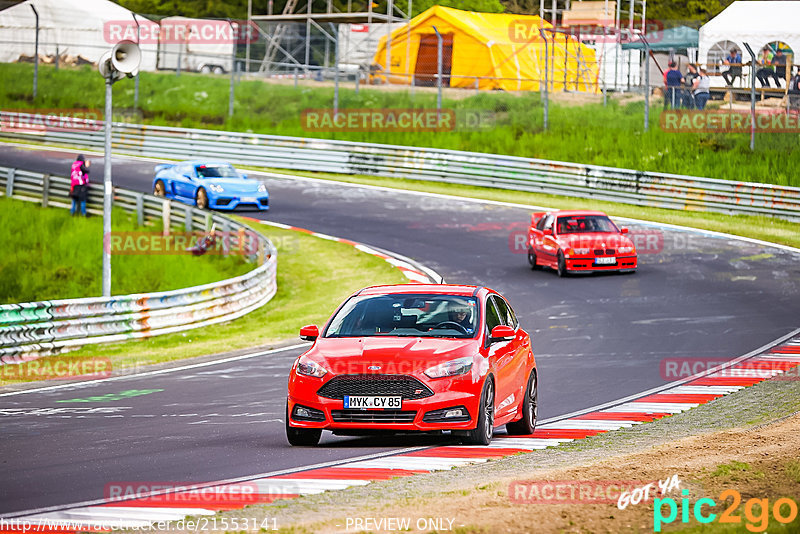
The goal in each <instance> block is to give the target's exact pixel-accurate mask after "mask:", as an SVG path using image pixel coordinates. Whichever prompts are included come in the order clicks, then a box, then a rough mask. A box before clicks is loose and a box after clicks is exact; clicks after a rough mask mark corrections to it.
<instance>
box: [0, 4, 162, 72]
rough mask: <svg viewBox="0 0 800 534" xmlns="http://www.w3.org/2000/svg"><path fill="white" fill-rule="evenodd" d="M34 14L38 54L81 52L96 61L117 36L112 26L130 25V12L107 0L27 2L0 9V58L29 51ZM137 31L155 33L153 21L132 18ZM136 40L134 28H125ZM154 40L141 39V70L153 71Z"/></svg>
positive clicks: (13, 58) (9, 59)
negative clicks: (37, 18) (137, 26)
mask: <svg viewBox="0 0 800 534" xmlns="http://www.w3.org/2000/svg"><path fill="white" fill-rule="evenodd" d="M31 5H33V6H34V7H35V8H36V11H38V13H39V54H40V56H42V55H44V56H55V54H56V48H58V53H59V54H62V55H63V54H67V55H70V56H81V57H83V58H84V59H86V60H88V61H90V62H92V63H97V60H98V59H99V58H100V56H101V55H102V54H103V53H104V52H106V51H107V50H110V49H111V47H112V46H114V45H115V44H116V43H117V41H118V40H119V37H118V36H119V35H121V34H120V33H119V32H115V31H113V28H114V25H116V27H119V26H126V25H133V28H135V27H136V26H135V23H134V22H133V20H134V19H133V13H132V12H131V11H129V10H127V9H125V8H124V7H122V6H120V5H118V4H115V3H114V2H110V1H108V0H27V1H25V2H22V3H20V4H17V5H15V6H12V7H9V8H7V9H4V10H2V11H0V62H3V63H9V62H13V61H17V60H18V59H19V57H20V56H21V55H26V56H30V57H32V56H33V55H34V41H35V36H36V17H35V15H34V13H33V9H31ZM137 19H138V21H139V25H140V27H141V30H140V31H141V35H152V34H153V33H155V34H156V35H157V32H158V25H157V24H156V23H154V22H152V21H150V20H147V19H145V18H144V17H140V16H137ZM128 33H129V34H132V36H133V37H134V39H133V40H134V41H135V40H136V39H135V35H136V33H135V31H134V32H128ZM157 46H158V45H157V43H156V42H155V41H154V40H150V41H149V42H148V41H147V40H145V39H143V40H142V44H141V48H142V62H141V64H140V66H139V68H140V70H148V71H149V70H155V69H156V53H157Z"/></svg>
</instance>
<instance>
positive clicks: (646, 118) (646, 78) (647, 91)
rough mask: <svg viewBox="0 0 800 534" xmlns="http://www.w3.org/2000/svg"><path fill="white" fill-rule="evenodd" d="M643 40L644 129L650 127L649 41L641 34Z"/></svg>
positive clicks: (646, 129)
mask: <svg viewBox="0 0 800 534" xmlns="http://www.w3.org/2000/svg"><path fill="white" fill-rule="evenodd" d="M642 42H644V53H645V58H644V131H645V132H647V131H648V130H649V129H650V43H648V42H647V39H645V37H644V34H642Z"/></svg>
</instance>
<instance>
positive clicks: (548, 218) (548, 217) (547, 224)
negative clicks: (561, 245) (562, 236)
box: [542, 215, 553, 230]
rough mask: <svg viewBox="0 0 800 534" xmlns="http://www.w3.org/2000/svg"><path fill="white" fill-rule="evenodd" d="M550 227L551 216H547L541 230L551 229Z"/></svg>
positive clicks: (551, 222) (551, 225) (551, 223)
mask: <svg viewBox="0 0 800 534" xmlns="http://www.w3.org/2000/svg"><path fill="white" fill-rule="evenodd" d="M552 227H553V216H552V215H548V216H547V217H545V219H544V227H543V228H542V230H545V229H547V228H552Z"/></svg>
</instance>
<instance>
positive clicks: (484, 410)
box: [464, 378, 494, 445]
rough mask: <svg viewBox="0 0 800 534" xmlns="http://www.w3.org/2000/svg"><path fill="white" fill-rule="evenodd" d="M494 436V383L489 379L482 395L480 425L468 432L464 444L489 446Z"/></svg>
mask: <svg viewBox="0 0 800 534" xmlns="http://www.w3.org/2000/svg"><path fill="white" fill-rule="evenodd" d="M493 435H494V382H493V381H492V379H491V378H487V379H486V382H485V383H484V384H483V392H482V393H481V405H480V408H479V411H478V424H477V425H476V426H475V428H474V429H473V430H469V431H468V432H467V436H466V437H465V438H464V443H465V444H467V445H489V444H490V443H491V442H492V436H493Z"/></svg>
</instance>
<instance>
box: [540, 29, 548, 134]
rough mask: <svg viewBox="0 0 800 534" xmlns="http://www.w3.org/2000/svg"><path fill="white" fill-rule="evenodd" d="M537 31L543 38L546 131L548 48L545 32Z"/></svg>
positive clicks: (545, 125)
mask: <svg viewBox="0 0 800 534" xmlns="http://www.w3.org/2000/svg"><path fill="white" fill-rule="evenodd" d="M539 33H540V34H541V35H542V39H544V131H545V132H546V131H547V127H548V115H549V113H550V109H549V105H548V104H549V102H548V95H547V83H548V80H547V61H548V60H547V58H548V49H547V34H546V33H545V31H544V30H543V29H540V30H539Z"/></svg>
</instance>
